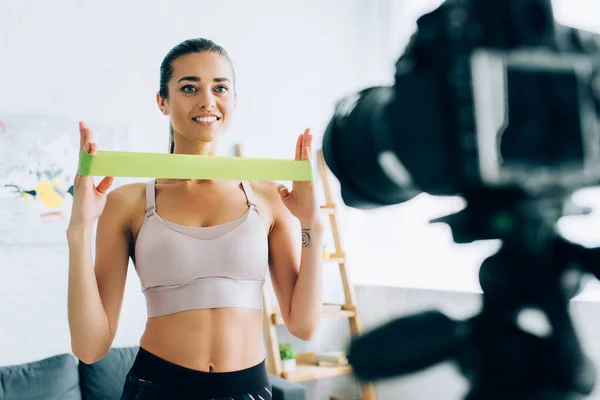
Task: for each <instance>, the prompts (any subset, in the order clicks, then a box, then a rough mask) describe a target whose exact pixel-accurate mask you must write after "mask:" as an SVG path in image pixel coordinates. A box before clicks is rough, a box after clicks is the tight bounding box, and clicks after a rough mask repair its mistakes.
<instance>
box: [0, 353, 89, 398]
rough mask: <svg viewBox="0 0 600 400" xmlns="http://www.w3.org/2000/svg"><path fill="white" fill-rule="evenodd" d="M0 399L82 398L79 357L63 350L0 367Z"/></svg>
mask: <svg viewBox="0 0 600 400" xmlns="http://www.w3.org/2000/svg"><path fill="white" fill-rule="evenodd" d="M0 399H3V400H81V392H80V390H79V376H78V374H77V360H76V358H75V357H73V355H71V354H60V355H56V356H52V357H49V358H45V359H43V360H39V361H33V362H30V363H26V364H19V365H11V366H8V367H0Z"/></svg>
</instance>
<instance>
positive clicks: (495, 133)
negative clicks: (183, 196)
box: [322, 0, 600, 400]
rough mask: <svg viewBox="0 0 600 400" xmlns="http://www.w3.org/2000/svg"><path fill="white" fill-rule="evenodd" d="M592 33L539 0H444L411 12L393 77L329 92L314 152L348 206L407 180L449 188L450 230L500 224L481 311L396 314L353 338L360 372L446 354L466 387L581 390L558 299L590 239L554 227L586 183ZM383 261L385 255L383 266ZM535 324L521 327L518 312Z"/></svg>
mask: <svg viewBox="0 0 600 400" xmlns="http://www.w3.org/2000/svg"><path fill="white" fill-rule="evenodd" d="M599 72H600V40H599V39H598V36H597V35H594V34H592V33H588V32H584V31H581V30H577V29H573V28H570V27H566V26H563V25H560V24H558V23H557V22H556V21H555V19H554V14H553V9H552V5H551V0H447V1H446V2H445V3H443V4H442V5H441V6H440V7H439V8H437V9H436V10H434V11H432V12H430V13H428V14H426V15H423V16H422V17H421V18H419V19H418V21H417V31H416V33H415V34H414V35H413V36H412V38H411V40H410V42H409V44H408V46H407V48H406V50H405V52H404V54H403V55H401V56H400V58H399V59H398V61H397V64H396V74H395V84H394V85H393V86H392V87H373V88H367V89H365V90H363V91H361V92H359V93H357V94H354V95H352V96H348V97H346V98H344V99H342V100H340V101H339V102H338V103H337V105H336V107H335V114H334V116H333V118H332V119H331V121H330V123H329V125H328V126H327V129H326V131H325V133H324V136H323V144H322V150H323V156H324V158H325V162H326V164H327V165H328V167H329V169H330V170H331V171H332V172H333V174H334V175H335V176H336V177H337V178H338V180H339V181H340V185H341V192H342V193H341V194H342V199H343V201H344V203H346V205H348V206H351V207H354V208H363V209H368V208H375V207H380V206H386V205H393V204H398V203H402V202H404V201H408V200H410V199H412V198H413V197H415V196H416V195H417V194H419V193H421V192H427V193H429V194H432V195H461V196H463V197H464V199H465V200H466V203H467V207H466V208H465V209H463V210H461V211H459V212H458V213H456V214H452V215H448V216H445V217H442V218H439V219H436V220H434V221H432V222H443V223H447V224H448V225H449V226H450V228H451V231H452V235H453V240H454V241H455V242H456V243H469V242H472V241H475V240H485V239H500V240H501V242H502V246H501V247H500V249H499V251H498V252H497V253H496V254H494V255H492V256H491V257H489V258H487V259H486V260H484V261H483V263H482V266H481V268H480V271H479V281H480V284H481V288H482V290H483V296H482V297H483V301H482V307H481V310H480V312H479V313H478V314H477V315H475V316H473V317H471V318H468V319H466V320H462V321H459V320H453V319H451V318H449V317H448V316H446V315H444V314H442V313H440V312H437V311H429V312H426V313H421V314H416V315H410V316H405V317H403V318H398V319H397V320H394V321H391V322H390V323H388V324H385V325H384V326H382V327H378V328H375V329H373V330H372V331H370V332H366V333H364V334H361V335H360V336H358V337H356V338H353V339H352V340H351V343H350V347H349V350H348V358H349V361H350V364H351V365H352V367H353V370H354V372H355V374H356V375H357V377H358V378H360V379H361V380H376V379H381V378H389V377H391V376H395V375H401V374H409V373H414V372H417V371H421V370H423V369H425V368H428V367H429V366H431V365H433V364H436V363H439V362H443V361H452V362H455V363H456V364H458V366H459V368H460V370H461V372H462V373H463V375H464V376H465V377H466V378H467V379H468V381H469V383H470V391H469V393H468V394H467V396H466V398H467V399H469V400H476V399H477V400H478V399H485V400H494V399H502V400H506V399H512V400H515V399H523V400H525V399H526V400H536V399H580V398H582V396H585V395H588V394H590V393H591V392H592V390H593V388H594V386H595V378H596V372H595V367H594V364H593V363H592V362H591V361H590V360H589V358H588V357H586V355H585V354H584V351H583V349H582V347H581V345H580V343H579V340H578V338H577V333H576V331H575V328H574V326H573V324H572V321H571V319H570V316H569V313H568V304H569V301H570V299H571V298H572V297H573V296H574V295H575V294H577V293H578V292H579V291H580V290H581V287H582V286H583V284H584V282H585V281H586V279H587V278H588V276H591V275H595V277H596V278H598V277H600V248H598V249H589V248H584V247H583V246H581V245H579V244H576V243H572V242H570V241H568V240H567V239H565V238H563V237H561V235H560V234H559V233H558V232H557V229H556V223H557V221H558V219H559V218H561V217H562V216H565V215H576V214H585V213H587V212H589V211H590V210H589V209H584V208H581V207H578V206H577V205H575V204H573V203H572V202H570V196H571V194H572V193H573V192H574V191H576V190H577V189H580V188H583V187H586V186H595V185H598V184H600V117H599V116H600V74H599ZM392 268H393V266H392ZM526 311H527V312H531V311H533V312H536V313H538V315H541V316H542V317H543V318H545V319H546V321H547V324H548V328H549V329H548V333H547V334H544V335H542V334H540V333H536V332H532V331H530V330H528V329H526V328H525V327H524V326H523V325H522V324H521V323H520V320H521V319H520V316H521V315H523V313H524V312H526Z"/></svg>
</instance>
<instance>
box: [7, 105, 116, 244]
mask: <svg viewBox="0 0 600 400" xmlns="http://www.w3.org/2000/svg"><path fill="white" fill-rule="evenodd" d="M86 123H87V124H88V126H90V128H91V129H92V130H93V132H94V138H95V140H97V141H98V142H99V146H100V148H101V149H103V150H112V149H113V148H114V146H115V145H116V140H117V139H119V138H120V139H121V140H122V139H123V138H124V137H126V136H125V135H126V134H127V133H126V130H127V129H126V128H125V125H124V124H122V125H121V126H117V125H116V124H115V125H108V124H106V123H102V122H94V121H86ZM78 160H79V126H78V120H77V119H75V118H70V117H66V116H58V115H27V114H9V113H2V112H0V221H1V222H0V245H9V246H10V245H60V244H66V229H67V226H68V223H69V218H70V211H71V206H72V203H73V180H74V177H75V173H76V171H77V164H78Z"/></svg>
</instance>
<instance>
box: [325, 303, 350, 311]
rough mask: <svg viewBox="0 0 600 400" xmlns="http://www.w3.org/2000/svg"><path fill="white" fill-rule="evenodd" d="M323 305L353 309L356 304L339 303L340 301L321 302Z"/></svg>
mask: <svg viewBox="0 0 600 400" xmlns="http://www.w3.org/2000/svg"><path fill="white" fill-rule="evenodd" d="M323 305H324V306H325V307H339V308H340V309H342V310H347V311H355V310H356V306H355V305H354V304H340V303H323Z"/></svg>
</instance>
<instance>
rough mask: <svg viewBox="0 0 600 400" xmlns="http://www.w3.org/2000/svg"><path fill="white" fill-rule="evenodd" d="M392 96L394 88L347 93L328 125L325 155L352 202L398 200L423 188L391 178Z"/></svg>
mask: <svg viewBox="0 0 600 400" xmlns="http://www.w3.org/2000/svg"><path fill="white" fill-rule="evenodd" d="M392 97H393V89H392V88H390V87H373V88H368V89H365V90H363V91H361V92H359V93H358V94H355V95H353V96H348V97H346V98H344V99H342V100H340V101H339V102H338V103H337V105H336V109H335V113H334V116H333V118H332V119H331V121H330V122H329V125H328V126H327V128H326V130H325V133H324V136H323V157H324V158H325V162H326V164H327V165H328V167H329V169H330V170H331V171H332V172H333V174H334V175H335V176H336V177H337V179H338V180H339V181H340V184H341V191H342V199H343V201H344V203H346V205H348V206H350V207H354V208H364V209H368V208H375V207H379V206H383V205H392V204H398V203H400V202H403V201H407V200H410V199H411V198H412V197H414V196H416V195H417V194H418V193H419V192H418V191H412V190H408V189H407V188H406V186H404V185H402V182H400V181H398V179H397V178H396V181H394V177H390V172H389V170H390V168H392V167H391V166H390V161H389V159H396V158H395V156H394V155H393V152H392V144H391V143H392V139H391V135H392V132H391V129H390V128H389V121H390V115H389V109H390V107H389V106H390V104H391V100H392ZM396 160H397V159H396ZM398 163H399V162H397V163H396V164H398ZM386 168H387V170H386Z"/></svg>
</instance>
